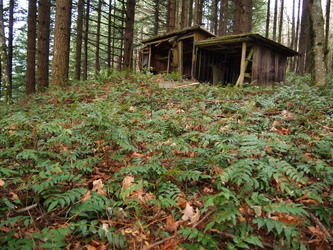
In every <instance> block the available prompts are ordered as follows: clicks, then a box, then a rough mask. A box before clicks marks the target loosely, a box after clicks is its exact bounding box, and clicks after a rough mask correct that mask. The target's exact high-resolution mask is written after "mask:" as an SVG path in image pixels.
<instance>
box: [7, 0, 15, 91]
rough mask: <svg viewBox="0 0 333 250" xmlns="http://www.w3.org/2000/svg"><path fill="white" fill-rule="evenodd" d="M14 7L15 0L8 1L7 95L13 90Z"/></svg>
mask: <svg viewBox="0 0 333 250" xmlns="http://www.w3.org/2000/svg"><path fill="white" fill-rule="evenodd" d="M14 7H15V0H10V1H9V22H8V73H9V82H8V85H9V91H10V93H9V95H10V96H12V95H13V94H12V91H13V73H12V72H13V41H14V21H15V20H14Z"/></svg>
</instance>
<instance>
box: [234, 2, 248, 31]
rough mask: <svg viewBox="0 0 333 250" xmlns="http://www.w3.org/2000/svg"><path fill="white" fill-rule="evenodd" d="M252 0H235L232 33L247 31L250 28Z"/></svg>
mask: <svg viewBox="0 0 333 250" xmlns="http://www.w3.org/2000/svg"><path fill="white" fill-rule="evenodd" d="M252 6H253V3H252V0H237V1H235V12H234V27H233V33H234V34H241V33H247V32H250V31H251V30H252Z"/></svg>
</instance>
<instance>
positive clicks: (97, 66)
mask: <svg viewBox="0 0 333 250" xmlns="http://www.w3.org/2000/svg"><path fill="white" fill-rule="evenodd" d="M101 18H102V0H98V7H97V29H96V54H95V70H96V72H98V71H100V70H101V66H100V61H99V58H100V55H99V54H100V53H99V52H100V40H101Z"/></svg>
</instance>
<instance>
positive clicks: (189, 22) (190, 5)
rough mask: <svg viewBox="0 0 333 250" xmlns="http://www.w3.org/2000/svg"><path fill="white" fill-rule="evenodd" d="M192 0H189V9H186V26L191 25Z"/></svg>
mask: <svg viewBox="0 0 333 250" xmlns="http://www.w3.org/2000/svg"><path fill="white" fill-rule="evenodd" d="M192 6H193V0H189V9H188V26H189V27H191V26H192V21H193V8H192Z"/></svg>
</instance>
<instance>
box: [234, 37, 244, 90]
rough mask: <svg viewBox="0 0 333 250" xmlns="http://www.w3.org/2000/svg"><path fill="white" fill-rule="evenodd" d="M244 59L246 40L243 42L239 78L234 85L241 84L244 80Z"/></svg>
mask: <svg viewBox="0 0 333 250" xmlns="http://www.w3.org/2000/svg"><path fill="white" fill-rule="evenodd" d="M245 61H246V42H243V44H242V57H241V65H240V72H239V78H238V80H237V82H236V86H242V84H243V82H244V75H245V70H246V67H245V66H246V65H245Z"/></svg>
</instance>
